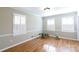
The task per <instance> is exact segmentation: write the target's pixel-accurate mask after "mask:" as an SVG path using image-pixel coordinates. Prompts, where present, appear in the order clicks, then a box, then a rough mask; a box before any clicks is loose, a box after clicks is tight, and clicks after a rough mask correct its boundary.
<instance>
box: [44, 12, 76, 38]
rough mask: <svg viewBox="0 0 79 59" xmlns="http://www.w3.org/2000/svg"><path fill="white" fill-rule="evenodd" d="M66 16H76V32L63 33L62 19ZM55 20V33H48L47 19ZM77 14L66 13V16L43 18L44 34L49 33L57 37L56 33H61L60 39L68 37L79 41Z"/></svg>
mask: <svg viewBox="0 0 79 59" xmlns="http://www.w3.org/2000/svg"><path fill="white" fill-rule="evenodd" d="M64 16H74V20H75V22H74V25H75V26H74V32H62V23H61V18H62V17H64ZM52 18H53V19H55V31H48V30H47V27H46V26H47V23H46V22H47V19H52ZM76 18H77V13H76V12H71V13H64V14H58V15H52V16H48V17H43V32H47V33H48V34H50V35H55V34H56V33H59V34H58V35H59V36H60V37H66V38H72V39H77V33H76V32H77V24H76V23H77V19H76Z"/></svg>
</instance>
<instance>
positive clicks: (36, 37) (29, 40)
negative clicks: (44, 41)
mask: <svg viewBox="0 0 79 59" xmlns="http://www.w3.org/2000/svg"><path fill="white" fill-rule="evenodd" d="M38 37H40V35H38V36H36V37H33V38H30V39H27V40H25V41H22V42H20V43H17V44H14V45H12V46H9V47H6V48H4V49H1V50H0V52H2V51H4V50H7V49H9V48H12V47H15V46H17V45H20V44H22V43H25V42H27V41H30V40H33V39H35V38H38Z"/></svg>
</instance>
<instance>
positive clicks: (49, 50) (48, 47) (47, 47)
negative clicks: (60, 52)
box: [43, 44, 56, 52]
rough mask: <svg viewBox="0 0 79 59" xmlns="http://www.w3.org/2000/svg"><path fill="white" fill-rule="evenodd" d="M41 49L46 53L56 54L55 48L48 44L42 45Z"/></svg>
mask: <svg viewBox="0 0 79 59" xmlns="http://www.w3.org/2000/svg"><path fill="white" fill-rule="evenodd" d="M43 48H44V49H45V51H46V52H56V48H55V47H54V46H52V45H50V44H44V45H43Z"/></svg>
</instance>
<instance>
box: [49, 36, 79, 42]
mask: <svg viewBox="0 0 79 59" xmlns="http://www.w3.org/2000/svg"><path fill="white" fill-rule="evenodd" d="M49 36H50V37H55V36H54V35H49ZM59 38H61V39H68V40H74V41H79V40H78V39H72V38H67V37H62V36H59Z"/></svg>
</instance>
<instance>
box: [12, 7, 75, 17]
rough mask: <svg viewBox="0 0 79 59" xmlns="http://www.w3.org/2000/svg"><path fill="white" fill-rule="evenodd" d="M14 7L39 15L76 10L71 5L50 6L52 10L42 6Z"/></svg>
mask: <svg viewBox="0 0 79 59" xmlns="http://www.w3.org/2000/svg"><path fill="white" fill-rule="evenodd" d="M12 8H14V9H17V10H21V11H24V12H26V13H31V14H35V15H39V16H42V17H43V16H50V15H56V14H62V13H68V12H74V11H76V9H75V8H69V7H50V10H48V11H44V10H43V8H41V7H12Z"/></svg>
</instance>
